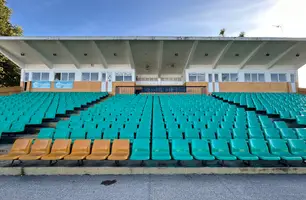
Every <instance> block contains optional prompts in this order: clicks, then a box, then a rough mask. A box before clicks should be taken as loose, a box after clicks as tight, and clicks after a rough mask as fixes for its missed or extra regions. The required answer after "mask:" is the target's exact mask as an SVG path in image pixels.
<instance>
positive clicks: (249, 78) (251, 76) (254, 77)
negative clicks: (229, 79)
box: [244, 73, 266, 82]
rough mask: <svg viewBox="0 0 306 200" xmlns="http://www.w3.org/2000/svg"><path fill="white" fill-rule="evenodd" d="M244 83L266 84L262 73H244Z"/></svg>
mask: <svg viewBox="0 0 306 200" xmlns="http://www.w3.org/2000/svg"><path fill="white" fill-rule="evenodd" d="M261 78H263V79H261ZM244 82H266V78H265V74H264V73H244Z"/></svg>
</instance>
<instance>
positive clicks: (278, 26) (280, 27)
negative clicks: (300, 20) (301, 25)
mask: <svg viewBox="0 0 306 200" xmlns="http://www.w3.org/2000/svg"><path fill="white" fill-rule="evenodd" d="M272 26H273V27H275V28H279V29H280V30H281V33H282V36H284V30H283V26H282V25H280V24H276V25H272Z"/></svg>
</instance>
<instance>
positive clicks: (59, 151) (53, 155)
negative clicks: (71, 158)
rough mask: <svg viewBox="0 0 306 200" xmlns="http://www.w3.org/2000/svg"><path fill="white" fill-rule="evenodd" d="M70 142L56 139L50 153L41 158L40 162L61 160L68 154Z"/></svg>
mask: <svg viewBox="0 0 306 200" xmlns="http://www.w3.org/2000/svg"><path fill="white" fill-rule="evenodd" d="M70 146H71V140H70V139H67V140H65V139H58V140H55V141H54V143H53V145H52V148H51V152H50V153H49V154H47V155H45V156H42V157H41V159H42V160H61V159H63V158H64V157H65V156H67V155H68V154H69V153H70Z"/></svg>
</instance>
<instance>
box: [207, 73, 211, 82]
mask: <svg viewBox="0 0 306 200" xmlns="http://www.w3.org/2000/svg"><path fill="white" fill-rule="evenodd" d="M208 82H210V83H211V82H212V74H208Z"/></svg>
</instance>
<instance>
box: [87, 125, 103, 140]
mask: <svg viewBox="0 0 306 200" xmlns="http://www.w3.org/2000/svg"><path fill="white" fill-rule="evenodd" d="M85 130H86V129H85ZM86 131H87V136H86V139H90V140H91V142H93V141H94V140H96V139H101V138H102V132H101V130H99V129H97V128H90V129H88V130H86Z"/></svg>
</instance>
